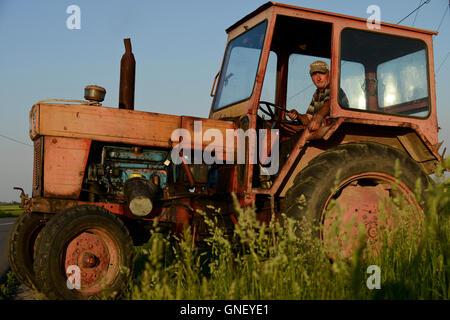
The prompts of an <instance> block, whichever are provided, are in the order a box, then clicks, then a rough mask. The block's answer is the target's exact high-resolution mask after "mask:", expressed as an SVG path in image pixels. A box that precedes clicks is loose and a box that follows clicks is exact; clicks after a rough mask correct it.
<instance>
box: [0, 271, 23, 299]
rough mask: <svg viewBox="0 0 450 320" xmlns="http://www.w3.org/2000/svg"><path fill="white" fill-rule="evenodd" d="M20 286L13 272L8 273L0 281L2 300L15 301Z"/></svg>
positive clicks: (0, 296) (0, 297)
mask: <svg viewBox="0 0 450 320" xmlns="http://www.w3.org/2000/svg"><path fill="white" fill-rule="evenodd" d="M19 285H20V282H19V280H18V279H17V278H16V276H15V275H14V273H12V272H11V271H9V272H8V273H6V274H5V275H4V276H3V277H2V278H1V279H0V300H13V299H14V296H15V294H16V291H17V288H18V287H19Z"/></svg>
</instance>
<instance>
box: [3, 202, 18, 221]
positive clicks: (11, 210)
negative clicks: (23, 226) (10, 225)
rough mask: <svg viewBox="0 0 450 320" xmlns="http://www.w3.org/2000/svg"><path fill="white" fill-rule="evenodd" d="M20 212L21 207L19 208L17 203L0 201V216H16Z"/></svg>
mask: <svg viewBox="0 0 450 320" xmlns="http://www.w3.org/2000/svg"><path fill="white" fill-rule="evenodd" d="M22 212H23V209H20V208H19V204H6V203H0V218H16V217H18V216H20V214H21V213H22Z"/></svg>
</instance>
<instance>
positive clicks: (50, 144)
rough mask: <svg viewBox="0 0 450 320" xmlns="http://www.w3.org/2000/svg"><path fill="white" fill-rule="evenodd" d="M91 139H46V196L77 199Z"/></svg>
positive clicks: (44, 193)
mask: <svg viewBox="0 0 450 320" xmlns="http://www.w3.org/2000/svg"><path fill="white" fill-rule="evenodd" d="M90 146H91V140H89V139H73V138H62V137H52V136H46V137H45V138H44V159H45V161H44V168H43V169H44V172H43V175H44V179H43V183H44V187H43V195H44V197H56V198H69V199H78V198H79V196H80V192H81V186H82V182H83V177H84V172H85V168H86V163H87V159H88V156H89V149H90Z"/></svg>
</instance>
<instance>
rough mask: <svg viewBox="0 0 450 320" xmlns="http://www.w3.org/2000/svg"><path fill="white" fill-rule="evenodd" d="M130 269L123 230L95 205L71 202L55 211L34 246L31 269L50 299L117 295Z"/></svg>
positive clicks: (127, 237) (127, 239)
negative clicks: (123, 269) (34, 251)
mask: <svg viewBox="0 0 450 320" xmlns="http://www.w3.org/2000/svg"><path fill="white" fill-rule="evenodd" d="M122 267H125V268H126V269H127V270H128V271H129V272H123V271H121V268H122ZM132 270H133V245H132V240H131V237H130V235H129V233H128V230H127V229H126V227H125V225H124V224H123V223H122V221H121V220H120V219H119V218H118V217H117V216H115V215H113V214H111V213H110V212H108V211H107V210H106V209H104V208H101V207H98V206H90V205H85V206H76V207H72V208H69V209H67V210H65V211H63V212H61V213H58V214H56V216H55V217H54V218H52V219H51V220H50V221H49V222H48V224H47V225H46V227H45V228H44V229H43V230H42V234H41V237H40V238H39V239H38V241H37V244H36V253H35V261H34V271H35V274H36V279H37V281H38V283H39V288H40V290H41V292H42V293H43V294H44V295H45V296H46V297H47V298H49V299H68V300H74V299H102V298H113V297H114V298H117V297H119V296H120V295H121V294H122V293H123V292H124V290H126V288H127V284H128V281H129V279H130V276H131V274H132ZM72 272H74V273H72ZM66 273H69V274H66ZM78 276H79V277H78ZM77 277H78V278H77ZM77 279H79V281H78V282H77ZM68 280H69V281H68Z"/></svg>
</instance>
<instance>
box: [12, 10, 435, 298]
mask: <svg viewBox="0 0 450 320" xmlns="http://www.w3.org/2000/svg"><path fill="white" fill-rule="evenodd" d="M226 31H227V33H228V42H227V47H226V50H225V55H224V58H223V62H222V67H221V70H220V72H219V73H218V75H217V76H216V79H215V81H214V84H213V90H212V91H211V94H212V95H213V96H214V99H213V102H212V106H211V110H210V114H209V118H208V119H203V118H194V117H189V116H173V115H166V114H156V113H151V112H143V111H136V110H134V102H133V101H134V98H133V96H134V58H133V55H132V53H131V45H130V42H129V40H127V39H126V40H125V45H126V53H125V55H124V57H123V59H122V69H121V87H120V97H119V100H120V101H119V108H111V107H105V106H102V105H101V101H103V98H104V95H105V90H104V89H103V88H101V87H98V86H88V87H86V89H85V99H86V100H85V101H75V100H66V101H61V100H53V101H40V102H37V103H36V104H34V105H33V107H32V109H31V111H30V137H31V139H32V141H33V143H34V171H33V187H32V197H31V198H28V197H27V196H26V195H24V194H22V204H23V207H24V213H23V214H22V215H21V216H20V218H19V219H18V221H17V223H16V224H15V226H14V227H13V229H12V231H11V234H10V239H9V245H8V248H9V252H8V253H9V261H10V265H11V268H12V270H13V271H14V273H15V274H16V275H17V277H18V278H19V279H20V280H21V281H22V282H23V283H24V284H26V285H27V286H29V287H35V288H37V289H38V290H39V291H41V292H42V293H44V294H45V295H46V296H47V297H49V298H51V299H60V298H63V299H78V298H92V297H102V296H104V295H107V294H110V293H112V292H121V290H122V289H123V288H124V287H125V286H126V284H127V281H128V280H129V278H128V277H129V275H127V274H126V273H123V272H121V271H120V267H121V266H124V267H127V268H129V269H131V270H132V267H133V246H134V245H140V244H142V243H145V241H147V240H148V236H149V230H150V229H151V228H152V227H153V222H154V221H155V219H157V220H158V221H159V224H160V225H161V226H163V227H165V228H167V230H170V231H171V232H181V231H182V230H183V229H184V228H186V227H188V226H189V227H190V230H191V232H192V233H193V237H194V239H195V240H196V241H201V240H202V236H203V230H204V229H205V225H204V222H203V218H202V216H201V215H199V214H198V213H197V212H198V210H203V211H205V212H206V211H208V208H210V206H212V207H215V208H218V209H220V216H221V219H220V221H221V226H222V227H223V228H226V229H227V230H231V231H232V230H233V226H234V225H235V223H236V219H237V217H236V210H235V208H234V206H233V201H232V194H235V195H236V198H237V199H238V201H239V203H240V205H241V206H254V207H255V210H256V212H257V216H258V218H259V219H260V220H261V221H270V219H271V217H272V216H275V217H277V216H278V215H279V214H280V213H282V212H283V213H285V214H286V215H287V216H288V217H291V218H295V219H299V220H300V219H302V217H306V216H307V217H309V219H311V222H313V223H315V224H316V225H317V226H322V228H321V230H322V231H321V232H319V234H318V236H319V237H321V238H322V239H323V241H324V242H326V241H333V239H326V238H327V228H329V226H330V221H331V220H333V219H335V218H336V215H337V214H340V215H342V217H341V218H344V220H345V219H347V220H348V219H356V221H357V222H358V223H360V224H363V225H364V226H365V230H366V232H367V235H368V236H369V237H375V235H376V231H377V226H378V216H379V214H380V212H379V207H378V204H379V203H380V201H381V202H385V201H392V199H393V198H394V197H396V196H398V195H400V196H401V197H402V198H403V199H404V200H405V201H404V202H405V203H406V206H408V207H409V209H411V210H412V211H413V212H417V214H419V212H420V211H422V209H423V205H422V203H421V202H420V200H418V198H417V197H415V196H414V191H415V190H416V186H417V185H416V182H417V181H419V186H420V187H421V188H420V189H421V190H422V191H424V190H425V189H426V188H427V186H428V175H430V174H432V173H433V172H434V171H435V168H436V166H437V164H438V162H439V161H440V160H441V158H442V157H441V155H440V154H439V153H438V149H439V147H440V144H439V143H438V140H437V139H438V123H437V116H436V95H435V77H434V62H433V42H432V36H433V35H435V34H436V33H435V32H432V31H426V30H419V29H415V28H409V27H404V26H399V25H394V24H388V23H382V24H381V25H380V28H379V29H374V30H372V29H371V28H368V25H367V22H366V20H364V19H360V18H355V17H350V16H344V15H340V14H335V13H329V12H323V11H318V10H311V9H306V8H300V7H294V6H288V5H284V4H278V3H272V2H269V3H266V4H264V5H263V6H261V7H260V8H258V9H257V10H255V11H254V12H252V13H250V14H249V15H247V16H246V17H244V18H243V19H241V20H239V21H238V22H236V23H235V24H234V25H232V26H231V27H230V28H228V29H227V30H226ZM316 60H322V61H325V62H327V63H328V64H329V66H330V73H329V77H330V79H329V80H330V87H329V90H330V91H329V97H330V100H329V108H330V111H329V113H328V114H327V115H326V117H325V118H324V119H323V121H322V122H321V126H320V127H319V129H317V130H311V129H310V128H309V127H308V126H307V125H304V124H302V123H301V122H298V121H292V120H289V119H288V118H287V117H286V113H287V111H289V110H291V109H294V108H297V109H298V110H299V112H304V111H306V109H305V110H302V109H301V108H304V107H307V105H303V104H304V103H303V102H301V101H299V100H296V99H297V98H298V97H299V96H300V95H301V93H302V92H303V91H304V90H303V89H306V88H308V87H310V86H311V85H312V84H311V79H310V75H309V73H308V71H309V68H310V64H311V62H313V61H316ZM341 91H343V92H345V95H346V97H347V100H348V101H347V102H348V103H345V104H343V103H342V102H341V101H340V99H339V97H340V92H341ZM308 95H309V94H308ZM309 98H310V95H309V97H308V99H309ZM308 103H309V100H308V102H307V104H308ZM225 138H226V139H225ZM225 140H226V141H225ZM399 168H400V171H401V175H400V176H398V174H397V173H398V169H399ZM331 203H334V204H338V205H339V206H340V207H341V208H343V209H342V210H341V211H336V210H335V211H333V209H332V208H331V205H330V204H331ZM302 204H303V205H302ZM334 240H336V239H334ZM71 270H78V272H79V275H80V279H79V285H78V286H77V287H74V286H73V285H72V286H71V285H70V284H73V283H69V282H70V281H68V275H71V274H72V271H71Z"/></svg>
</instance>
